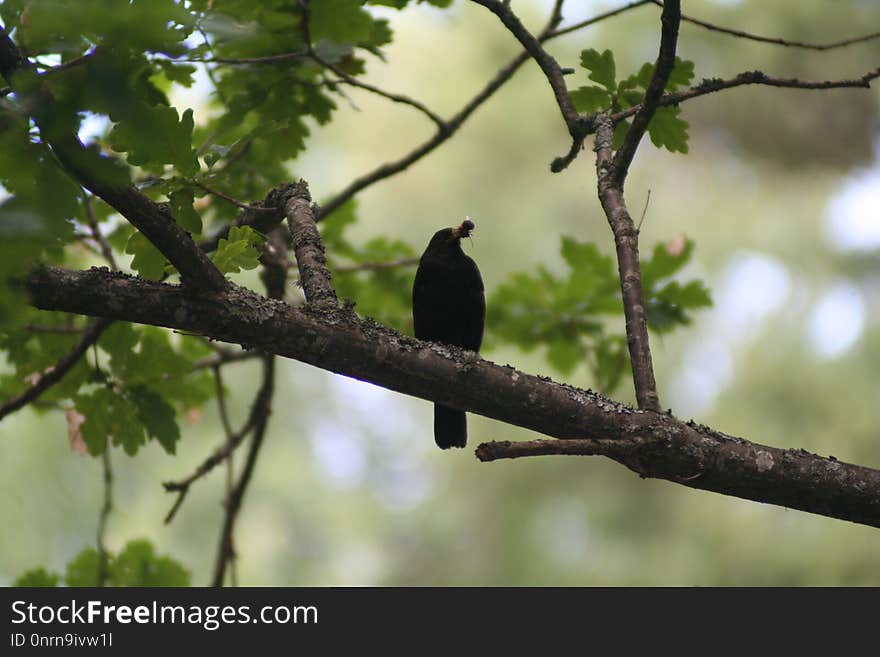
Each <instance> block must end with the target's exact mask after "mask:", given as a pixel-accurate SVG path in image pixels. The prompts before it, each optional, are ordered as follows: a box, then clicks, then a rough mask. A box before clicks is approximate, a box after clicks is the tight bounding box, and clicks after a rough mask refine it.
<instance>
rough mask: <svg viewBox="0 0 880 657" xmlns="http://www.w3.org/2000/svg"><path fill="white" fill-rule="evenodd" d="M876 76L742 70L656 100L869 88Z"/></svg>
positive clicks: (621, 115)
mask: <svg viewBox="0 0 880 657" xmlns="http://www.w3.org/2000/svg"><path fill="white" fill-rule="evenodd" d="M877 78H880V68H876V69H874V70H872V71H868V72H867V73H865V74H864V75H863V76H861V77H859V78H851V79H844V80H799V79H797V78H775V77H771V76H769V75H767V74H766V73H762V72H761V71H746V72H744V73H740V74H739V75H737V76H736V77H733V78H730V79H727V80H723V79H721V78H707V79H705V80H703V81H702V82H700V84H698V85H697V86H695V87H691V88H690V89H685V90H684V91H678V92H675V93H667V94H664V95H663V96H662V97H661V98H660V100H659V102H658V103H657V104H658V106H660V107H666V106H669V105H678V104H679V103H683V102H685V101H687V100H690V99H692V98H698V97H700V96H705V95H707V94H711V93H715V92H717V91H722V90H724V89H732V88H734V87H740V86H743V85H750V84H760V85H766V86H770V87H781V88H786V89H805V90H823V89H847V88H861V89H870V88H871V82H872V81H873V80H876V79H877ZM639 107H640V105H636V106H634V107H630V108H628V109H626V110H624V111H622V112H617V113H616V114H612V115H611V120H612V121H613V122H614V123H618V122H619V121H623V120H624V119H627V118H629V117H630V116H632V115H633V114H635V113H636V112H638V111H639Z"/></svg>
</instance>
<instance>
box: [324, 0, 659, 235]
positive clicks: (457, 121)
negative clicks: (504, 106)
mask: <svg viewBox="0 0 880 657" xmlns="http://www.w3.org/2000/svg"><path fill="white" fill-rule="evenodd" d="M642 4H643V3H631V4H629V5H626V6H624V7H621V8H620V9H619V10H615V11H613V12H606V13H603V14H599V15H597V16H595V17H594V18H592V19H589V20H587V21H583V24H582V25H581V27H587V26H589V25H593V24H595V23H597V22H599V21H602V20H605V19H606V18H611V17H612V16H617V15H619V14H621V13H623V12H626V11H629V10H631V9H635V8H636V7H640V6H641V5H642ZM557 23H558V16H557V15H556V14H555V12H554V13H552V14H551V17H550V20H549V21H548V22H547V25H546V26H545V27H544V29H543V30H542V31H541V32H540V33H539V34H538V35H536V39H537V40H538V43H544V42H545V41H549V40H550V39H553V38H555V37H557V36H561V35H562V34H568V33H569V32H570V31H571V30H566V31H559V32H554V30H555V29H556V26H557ZM528 60H529V52H528V51H527V50H523V51H522V52H520V53H519V54H518V55H516V56H515V57H513V58H512V59H511V60H510V61H509V62H508V63H507V64H505V65H504V66H502V67H501V68H500V69H499V70H498V72H497V73H496V74H495V76H494V77H493V78H492V79H491V80H489V81H488V82H487V83H486V85H485V86H484V87H483V88H482V89H481V90H480V91H479V92H478V93H477V94H476V95H475V96H474V97H473V98H471V99H470V101H468V102H467V103H466V104H465V105H464V106H463V107H462V108H461V109H460V110H459V111H458V112H457V113H456V114H455V115H454V116H452V118H450V119H449V120H447V121H446V122H445V123H446V126H447V129H446V131H444V132H441V131H439V130H438V131H437V132H436V133H435V134H434V135H433V136H432V137H431V138H430V139H428V140H427V141H425V142H423V143H421V144H420V145H418V146H416V147H415V148H414V149H413V150H411V151H410V152H409V153H407V154H406V155H404V156H403V157H401V158H400V159H397V160H394V161H392V162H386V163H384V164H381V165H380V166H378V167H377V168H375V169H374V170H373V171H371V172H369V173H366V174H364V175H362V176H360V177H358V178H356V179H354V180H353V181H352V182H351V183H349V184H348V186H346V187H345V188H344V189H343V190H342V191H340V192H339V193H337V194H336V195H335V196H334V197H333V198H331V199H330V200H329V201H327V202H325V203H324V204H323V205H322V206H321V209H320V211H319V213H318V216H317V217H316V219H317V220H318V221H320V220H322V219H324V218H326V217H327V216H329V215H330V214H331V213H332V212H334V211H335V210H338V209H339V208H340V207H341V206H342V205H344V204H345V203H346V202H347V201H349V200H350V199H351V198H352V197H354V196H355V195H356V194H358V193H359V192H361V191H362V190H364V189H365V188H367V187H370V186H371V185H374V184H375V183H377V182H380V181H382V180H385V179H386V178H390V177H391V176H393V175H395V174H398V173H400V172H401V171H405V170H406V169H407V168H409V167H410V166H411V165H413V164H414V163H416V162H418V161H419V160H420V159H422V158H423V157H425V156H426V155H428V154H429V153H431V152H432V151H433V150H434V149H435V148H437V147H438V146H440V145H441V144H443V143H444V142H445V141H447V140H448V139H449V138H450V137H452V136H453V135H454V134H455V133H456V132H457V131H458V129H459V128H460V127H461V126H462V124H464V122H465V121H467V119H468V118H469V117H470V116H471V115H472V114H473V113H474V112H475V111H476V110H477V109H478V108H479V107H480V106H481V105H482V104H483V103H485V102H486V101H487V100H489V98H491V97H492V95H493V94H494V93H495V92H496V91H498V90H499V89H500V88H501V87H502V86H504V84H505V83H506V82H507V81H508V80H510V78H512V77H513V74H514V73H516V72H517V71H518V70H519V68H520V66H522V65H523V64H524V63H526V62H527V61H528ZM584 136H586V131H584ZM581 143H583V137H581Z"/></svg>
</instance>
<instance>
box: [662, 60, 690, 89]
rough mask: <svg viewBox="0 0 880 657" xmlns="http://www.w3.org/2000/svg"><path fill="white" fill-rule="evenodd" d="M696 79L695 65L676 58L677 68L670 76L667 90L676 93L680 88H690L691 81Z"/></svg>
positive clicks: (673, 69)
mask: <svg viewBox="0 0 880 657" xmlns="http://www.w3.org/2000/svg"><path fill="white" fill-rule="evenodd" d="M693 79H694V63H693V62H692V61H690V60H687V59H682V58H681V57H676V58H675V66H674V67H673V68H672V72H671V73H670V74H669V81H668V82H667V83H666V89H667V90H669V91H675V90H676V89H678V88H679V87H689V86H690V84H691V80H693Z"/></svg>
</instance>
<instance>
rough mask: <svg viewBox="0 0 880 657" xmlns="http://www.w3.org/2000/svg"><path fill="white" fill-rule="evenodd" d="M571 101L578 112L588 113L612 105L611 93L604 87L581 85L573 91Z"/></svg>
mask: <svg viewBox="0 0 880 657" xmlns="http://www.w3.org/2000/svg"><path fill="white" fill-rule="evenodd" d="M571 102H572V103H574V108H575V109H576V110H577V111H578V112H581V113H585V114H586V113H589V112H595V111H596V110H600V109H603V108H605V107H608V106H609V105H611V94H609V93H608V92H607V91H605V90H604V89H603V88H602V87H595V86H589V87H580V88H578V89H575V90H574V91H572V92H571Z"/></svg>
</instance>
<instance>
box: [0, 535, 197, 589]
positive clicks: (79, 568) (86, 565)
mask: <svg viewBox="0 0 880 657" xmlns="http://www.w3.org/2000/svg"><path fill="white" fill-rule="evenodd" d="M105 559H106V564H105V566H104V568H105V572H106V577H105V579H104V583H103V586H189V585H190V573H189V571H188V570H187V569H186V568H184V567H183V566H182V565H181V564H180V563H178V562H177V561H175V560H174V559H172V558H170V557H166V556H162V555H159V554H156V549H155V547H153V544H152V543H151V542H150V541H148V540H143V539H141V540H134V541H129V542H128V543H126V545H125V547H124V548H123V549H122V551H121V552H120V553H119V554H117V555H114V554H113V553H112V552H107V553H105ZM100 561H101V557H100V555H99V554H98V551H97V550H96V549H95V548H85V549H83V550H82V552H80V553H79V554H77V555H76V556H75V557H74V558H73V559H71V561H70V562H69V563H68V564H67V568H66V570H65V574H64V577H63V578H62V576H61V575H60V574H58V573H53V572H49V571H47V570H46V569H45V568H42V567H41V568H34V569H32V570H29V571H27V572H26V573H24V574H22V575H21V576H20V577H18V578H16V580H15V581H14V582H13V586H40V587H52V586H59V585H60V583H61V582H62V581H63V582H64V585H65V586H97V585H98V572H99V570H100V567H101V566H100Z"/></svg>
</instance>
